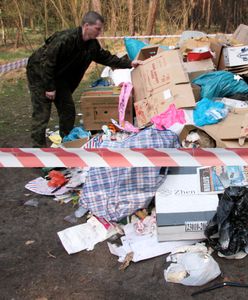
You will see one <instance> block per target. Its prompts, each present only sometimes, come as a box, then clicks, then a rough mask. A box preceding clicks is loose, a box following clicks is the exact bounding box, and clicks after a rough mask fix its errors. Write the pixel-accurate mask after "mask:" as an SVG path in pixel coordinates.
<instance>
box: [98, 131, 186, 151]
mask: <svg viewBox="0 0 248 300" xmlns="http://www.w3.org/2000/svg"><path fill="white" fill-rule="evenodd" d="M100 147H101V148H179V147H180V144H179V141H178V136H177V135H176V134H175V133H174V132H173V131H170V130H158V129H155V128H151V127H150V128H146V129H144V130H141V131H140V132H139V133H134V134H132V135H131V136H130V137H128V138H127V139H125V140H124V141H121V142H116V141H103V142H102V143H101V145H100Z"/></svg>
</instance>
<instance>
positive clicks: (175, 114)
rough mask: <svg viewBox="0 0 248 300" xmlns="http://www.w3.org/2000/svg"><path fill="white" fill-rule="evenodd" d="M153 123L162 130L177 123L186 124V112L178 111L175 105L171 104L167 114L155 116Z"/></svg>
mask: <svg viewBox="0 0 248 300" xmlns="http://www.w3.org/2000/svg"><path fill="white" fill-rule="evenodd" d="M151 121H152V123H154V125H155V126H156V128H157V129H160V130H163V129H167V128H170V127H171V126H172V125H173V124H175V123H180V124H184V123H186V120H185V116H184V111H183V110H182V109H176V107H175V104H171V105H170V106H169V107H168V109H167V110H166V111H165V112H163V113H161V114H159V115H157V116H154V117H153V118H152V119H151Z"/></svg>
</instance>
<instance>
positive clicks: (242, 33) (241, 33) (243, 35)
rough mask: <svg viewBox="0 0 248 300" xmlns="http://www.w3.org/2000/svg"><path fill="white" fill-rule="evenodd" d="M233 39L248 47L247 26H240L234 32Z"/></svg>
mask: <svg viewBox="0 0 248 300" xmlns="http://www.w3.org/2000/svg"><path fill="white" fill-rule="evenodd" d="M233 38H234V39H236V40H237V41H239V42H240V43H242V44H244V45H248V26H247V25H244V24H240V25H239V26H238V28H237V29H236V30H235V31H234V33H233Z"/></svg>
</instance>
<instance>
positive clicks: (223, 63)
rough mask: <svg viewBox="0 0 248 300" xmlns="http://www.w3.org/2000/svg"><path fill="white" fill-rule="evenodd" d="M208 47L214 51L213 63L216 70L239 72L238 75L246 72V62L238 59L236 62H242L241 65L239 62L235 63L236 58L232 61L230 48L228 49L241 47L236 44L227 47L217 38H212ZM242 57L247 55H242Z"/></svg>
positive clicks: (247, 70) (247, 64)
mask: <svg viewBox="0 0 248 300" xmlns="http://www.w3.org/2000/svg"><path fill="white" fill-rule="evenodd" d="M234 46H235V45H234ZM246 47H248V46H246ZM210 48H211V50H212V51H213V52H214V53H215V56H214V58H213V62H214V64H215V66H216V68H217V70H227V71H230V72H233V73H235V74H239V75H245V74H248V63H247V62H244V61H243V62H242V59H238V63H242V65H239V64H238V65H236V63H235V62H237V61H236V60H235V62H234V61H233V55H234V54H231V52H230V50H228V49H230V48H236V49H237V48H242V47H238V46H235V47H227V46H226V45H225V43H223V42H221V41H219V40H217V39H212V42H211V45H210ZM229 52H230V59H231V64H230V63H229V60H230V59H229ZM240 54H241V53H240ZM225 56H226V57H225ZM241 57H242V56H241ZM244 57H247V55H244Z"/></svg>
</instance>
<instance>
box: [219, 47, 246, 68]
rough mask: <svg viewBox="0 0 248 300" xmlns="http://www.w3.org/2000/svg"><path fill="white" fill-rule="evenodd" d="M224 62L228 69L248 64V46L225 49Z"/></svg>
mask: <svg viewBox="0 0 248 300" xmlns="http://www.w3.org/2000/svg"><path fill="white" fill-rule="evenodd" d="M223 55H224V62H225V65H226V66H227V67H234V66H242V65H247V64H248V45H246V46H241V47H225V48H224V49H223Z"/></svg>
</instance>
